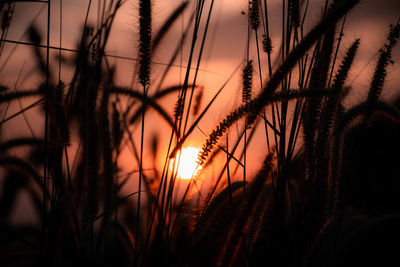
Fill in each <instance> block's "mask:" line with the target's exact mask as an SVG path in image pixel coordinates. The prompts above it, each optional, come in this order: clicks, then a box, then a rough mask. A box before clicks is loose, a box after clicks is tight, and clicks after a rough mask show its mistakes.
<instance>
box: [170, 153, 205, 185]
mask: <svg viewBox="0 0 400 267" xmlns="http://www.w3.org/2000/svg"><path fill="white" fill-rule="evenodd" d="M199 151H200V149H199V148H197V147H186V148H182V150H181V152H180V153H178V155H177V156H176V158H177V159H179V166H178V165H177V166H178V173H177V177H178V178H181V179H190V178H192V176H193V174H194V173H195V172H196V171H199V170H200V169H201V166H197V163H196V160H197V155H198V153H199ZM174 163H175V160H173V161H171V165H170V169H171V170H172V169H173V166H174V165H173V164H174ZM196 167H197V169H196Z"/></svg>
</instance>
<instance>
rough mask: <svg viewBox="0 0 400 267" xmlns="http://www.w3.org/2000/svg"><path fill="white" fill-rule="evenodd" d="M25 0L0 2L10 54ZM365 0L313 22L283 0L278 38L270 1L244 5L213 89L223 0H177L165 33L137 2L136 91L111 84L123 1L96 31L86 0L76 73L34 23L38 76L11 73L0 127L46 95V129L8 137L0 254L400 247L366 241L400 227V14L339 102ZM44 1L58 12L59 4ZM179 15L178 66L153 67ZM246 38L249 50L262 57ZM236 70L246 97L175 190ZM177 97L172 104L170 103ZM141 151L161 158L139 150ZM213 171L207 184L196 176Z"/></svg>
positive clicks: (64, 260) (272, 255) (202, 262)
mask: <svg viewBox="0 0 400 267" xmlns="http://www.w3.org/2000/svg"><path fill="white" fill-rule="evenodd" d="M14 2H16V1H7V2H1V4H0V13H1V18H2V22H1V31H2V35H1V40H0V56H3V57H4V54H3V47H4V45H5V44H6V43H7V42H14V41H13V40H8V39H7V32H8V31H9V30H10V29H11V28H10V25H12V24H10V22H12V14H13V10H14V8H15V3H14ZM358 2H359V1H358V0H346V1H345V0H334V1H332V3H330V1H325V4H324V6H323V14H322V17H321V19H320V21H318V22H317V23H316V24H315V26H314V27H312V28H311V30H309V31H308V32H305V29H304V21H305V20H306V19H308V18H309V17H311V16H312V15H311V14H309V13H308V5H309V1H308V0H304V1H298V0H287V1H286V0H285V1H282V22H283V23H282V28H281V36H280V37H281V43H280V44H278V43H277V44H275V40H274V43H272V39H271V34H270V28H271V27H274V24H273V23H272V22H271V21H269V17H270V16H269V12H270V10H269V7H268V5H267V4H268V2H267V1H266V0H264V1H259V0H249V1H248V3H247V4H248V31H247V36H246V38H244V39H243V42H247V45H246V51H245V57H244V59H243V63H242V65H239V66H237V68H236V69H235V71H234V72H233V73H232V75H231V76H229V77H228V79H227V80H226V81H225V83H224V84H223V85H222V86H221V87H220V88H219V90H218V91H217V92H216V93H215V94H214V96H213V97H212V98H211V99H208V100H207V99H205V92H207V91H206V90H209V88H208V87H207V85H199V84H198V81H197V79H198V73H199V70H200V64H201V63H202V61H203V60H204V59H203V53H204V51H205V49H206V48H207V42H206V40H207V38H208V33H209V27H210V26H211V25H212V23H213V20H212V16H213V14H214V13H213V12H214V1H213V0H211V1H208V2H207V1H203V0H198V1H195V2H186V1H182V3H179V4H178V5H177V7H176V9H175V10H173V12H172V13H171V14H170V15H169V16H168V17H167V19H166V20H165V22H164V23H163V24H162V25H161V26H160V28H159V29H154V25H156V24H154V23H153V19H154V18H153V16H152V14H153V13H152V12H153V1H150V0H140V1H138V10H137V13H138V14H137V15H136V17H137V18H138V28H137V29H135V30H136V34H137V36H138V49H137V51H135V52H136V53H137V58H136V59H135V60H136V61H135V62H136V64H135V66H134V73H133V77H132V85H131V86H130V87H122V86H120V85H118V81H115V78H114V77H115V75H116V71H117V68H116V67H115V66H113V65H111V64H110V62H109V61H108V57H109V55H107V53H106V46H107V43H108V41H109V40H108V39H109V36H110V32H111V30H112V26H113V22H114V18H115V16H116V14H117V12H118V10H119V9H120V8H121V7H123V6H124V4H125V2H124V1H119V0H111V1H98V4H99V7H98V8H99V10H98V18H97V20H98V23H97V25H96V26H90V25H89V23H88V17H89V13H90V12H91V9H92V8H93V6H92V4H91V1H89V4H88V9H87V10H86V19H85V25H84V27H83V32H82V37H81V38H80V43H79V44H78V47H77V48H76V49H68V51H69V52H73V53H74V57H73V58H71V61H72V62H73V64H72V66H73V75H72V78H71V79H70V80H66V81H64V80H62V77H63V76H62V75H61V74H62V71H63V68H61V66H62V61H63V58H62V55H61V52H62V51H66V49H65V48H62V38H61V35H60V47H59V48H56V47H51V46H50V43H49V36H50V31H51V28H52V25H50V24H48V25H47V27H46V35H47V39H46V42H47V44H45V45H44V44H43V38H42V36H41V33H40V31H39V30H38V29H37V28H36V27H35V26H33V25H31V26H30V27H29V29H28V33H29V38H28V39H29V43H27V44H29V45H31V46H32V48H33V51H34V53H33V55H32V58H31V60H32V62H35V64H36V69H37V72H38V76H39V78H38V79H40V84H39V85H38V86H37V88H34V89H31V90H22V89H20V88H16V89H15V90H12V89H10V88H8V87H6V86H4V85H1V86H0V107H1V108H2V112H3V114H2V119H1V124H0V129H1V130H2V131H5V132H6V131H8V129H7V128H6V127H5V125H6V123H7V122H9V121H13V120H15V118H16V117H18V116H19V115H20V114H23V113H24V112H25V111H27V110H31V109H33V108H34V107H35V106H39V107H40V108H39V109H38V110H37V111H36V113H37V115H38V116H40V117H41V118H42V119H43V124H44V128H43V131H42V133H41V135H40V136H39V137H35V136H32V137H30V136H25V137H11V138H10V139H8V140H3V137H1V139H0V168H1V172H0V177H1V180H2V182H1V187H0V189H1V190H0V192H1V194H0V265H2V266H15V265H26V266H33V265H36V266H37V265H41V266H74V265H75V266H95V265H96V266H110V265H115V266H264V265H265V266H348V265H349V264H353V266H354V264H355V263H356V262H357V259H356V257H362V253H363V252H364V251H371V247H372V248H374V251H372V252H374V253H376V255H374V256H373V255H368V256H369V257H370V258H371V262H374V263H376V264H377V265H379V264H380V263H383V262H386V261H387V260H388V259H389V258H390V259H391V260H395V255H394V251H395V250H394V249H393V248H397V247H390V246H388V245H387V244H385V246H383V249H379V246H378V245H377V244H373V243H372V242H380V244H381V243H384V240H385V239H384V237H382V235H384V236H386V235H390V234H391V233H392V232H389V231H384V230H382V229H383V228H382V227H387V228H388V229H391V231H393V232H394V233H395V234H396V236H397V235H398V230H396V227H397V228H398V226H399V224H398V221H399V219H398V214H399V212H400V209H399V208H398V207H397V205H396V204H395V203H397V202H398V195H399V189H398V188H399V182H398V181H399V180H398V174H399V173H400V170H399V168H398V167H397V166H398V164H397V161H398V158H399V157H398V151H399V149H400V145H399V141H398V140H397V139H398V135H399V133H400V113H399V111H398V110H397V109H396V108H395V107H393V106H391V105H389V104H387V103H384V102H382V101H380V100H379V98H380V95H381V92H382V90H383V89H384V80H385V77H386V72H387V71H388V70H387V68H388V66H389V63H390V62H391V60H392V59H391V56H392V52H393V49H394V47H395V45H396V44H397V41H398V39H399V36H400V23H399V22H397V24H396V25H394V26H391V27H390V31H389V35H388V38H387V43H386V44H385V45H384V46H383V48H382V50H380V53H379V59H378V61H377V67H376V70H375V72H374V74H371V76H372V81H371V85H370V88H369V93H368V96H367V98H366V99H365V101H363V102H362V103H353V105H352V106H351V107H350V108H348V109H346V108H345V107H344V104H343V103H344V101H343V100H344V97H345V96H346V94H347V93H348V90H349V89H348V88H347V87H346V81H347V79H348V76H349V73H350V72H351V69H352V66H353V62H354V61H355V60H356V55H357V51H358V48H359V46H360V42H362V41H363V40H361V41H360V40H358V39H357V40H355V41H354V42H353V43H352V44H351V45H349V47H348V48H347V51H346V53H345V54H344V56H343V58H342V59H340V57H339V56H338V55H340V53H339V50H342V45H343V44H342V36H343V34H345V31H344V23H345V18H346V16H347V13H348V12H349V11H350V10H351V9H352V8H353V7H354V6H355V5H356V4H358ZM47 8H48V13H47V18H48V19H50V16H51V15H52V14H51V12H50V11H51V8H50V2H48V3H47ZM60 12H62V8H61V6H60ZM186 13H190V18H189V19H188V24H187V25H186V27H182V36H181V40H178V42H177V44H176V48H175V49H174V50H173V51H172V52H171V56H170V62H169V63H168V64H167V65H166V66H165V69H164V70H163V71H162V72H156V71H154V68H153V67H152V65H153V64H154V63H153V58H154V54H155V52H156V50H157V49H159V48H160V47H162V45H163V42H165V39H164V38H165V37H166V36H167V35H168V33H169V31H170V30H171V29H172V27H173V25H174V24H176V23H178V22H179V21H180V19H181V18H182V17H181V16H183V15H184V14H186ZM341 20H342V24H341V25H342V26H341V29H340V31H339V30H337V27H336V26H337V25H339V23H340V22H341ZM59 23H60V25H61V24H62V16H60V22H59ZM50 26H51V27H50ZM60 32H62V27H60ZM253 34H254V38H253ZM259 34H261V35H260V36H262V38H260V39H262V40H259V38H258V35H259ZM188 36H191V39H189V38H187V37H188ZM14 43H16V44H18V45H24V44H25V43H24V42H22V41H15V42H14ZM185 45H187V46H188V47H189V54H188V58H187V62H186V63H187V64H186V65H185V67H183V66H181V70H182V71H184V80H183V82H182V83H181V82H180V81H177V82H174V83H173V84H174V85H173V86H167V85H165V78H166V77H167V75H169V74H170V72H171V68H172V66H173V64H174V62H175V60H176V58H177V57H178V55H179V54H180V52H182V51H183V49H184V48H185ZM259 45H262V49H260V48H259ZM253 46H254V47H255V48H256V54H254V55H251V53H252V52H251V51H252V49H250V48H251V47H253ZM279 46H280V47H279ZM44 49H45V50H46V53H43V51H44ZM53 49H58V52H59V54H58V57H57V60H58V62H57V63H58V65H57V66H58V73H57V74H58V75H56V72H55V71H54V70H53V68H50V66H51V65H50V50H53ZM279 49H280V50H279ZM278 50H279V51H278ZM273 56H275V57H276V62H277V63H276V64H274V62H273V60H272V57H273ZM339 59H340V61H341V63H340V64H337V62H336V61H337V60H339ZM263 62H264V63H263ZM336 65H338V66H337V67H336ZM262 66H267V68H268V70H263V69H262ZM240 69H241V70H242V74H241V83H242V84H241V87H242V91H241V93H240V95H237V98H241V99H242V101H241V103H240V104H239V106H238V107H236V108H234V109H233V110H232V111H230V112H228V111H227V112H226V114H227V115H226V117H225V118H224V119H223V120H221V122H219V123H218V124H216V125H215V127H214V128H213V130H212V131H211V132H210V133H208V134H207V133H205V134H206V138H205V139H206V140H205V142H204V144H203V146H202V150H201V151H200V153H199V155H198V172H197V173H195V174H193V176H192V178H191V179H190V180H189V181H188V183H187V185H185V186H186V187H185V188H178V186H182V185H181V184H183V183H179V179H180V178H179V177H178V174H177V170H178V168H179V164H182V163H180V162H179V161H180V157H181V155H180V153H179V151H180V150H182V148H184V147H185V145H186V144H187V143H188V140H189V139H190V137H191V136H192V134H193V132H194V131H195V130H196V129H200V128H199V123H200V122H202V121H204V118H205V116H206V115H208V114H209V113H210V108H211V107H212V106H213V105H214V104H215V101H216V99H217V98H219V97H220V94H221V92H222V91H223V90H224V89H225V87H226V85H227V83H228V82H230V81H231V79H232V77H234V76H235V75H238V74H237V71H238V70H240ZM3 71H5V70H3ZM157 73H159V74H158V75H157ZM256 74H258V75H259V83H257V82H256V79H255V77H256ZM332 77H333V79H332ZM176 80H178V79H176ZM257 86H260V88H257ZM16 87H18V86H16ZM255 92H259V93H258V94H256V93H255ZM195 94H196V95H195ZM171 95H172V96H173V95H175V96H176V100H175V101H169V102H168V103H167V104H165V102H166V101H164V102H163V104H161V100H163V99H166V97H167V96H171ZM31 99H34V100H33V101H35V102H34V103H33V104H31V105H28V107H26V108H22V107H21V110H20V111H17V112H16V113H14V114H8V113H9V111H8V108H9V106H10V105H13V104H14V102H15V101H21V100H31ZM164 105H168V107H164ZM290 107H293V108H290ZM149 110H154V111H156V116H159V117H161V118H162V120H164V121H165V122H166V124H167V125H168V127H165V128H163V129H159V130H160V131H159V132H157V133H151V132H149V131H148V130H147V129H146V131H145V125H147V124H150V123H152V121H151V119H152V117H151V118H150V116H148V114H149ZM224 111H225V110H224ZM189 117H190V118H189ZM191 121H193V122H191ZM190 123H191V124H190ZM260 125H262V126H263V127H264V131H265V138H266V142H267V144H268V146H267V147H265V148H264V150H265V151H264V152H265V153H264V155H265V160H264V162H262V163H260V166H261V168H260V170H259V171H258V172H257V174H256V175H255V176H254V177H249V175H248V174H249V173H250V172H249V169H248V168H249V166H250V165H249V164H248V161H249V156H248V155H250V153H251V150H250V149H249V147H250V144H252V142H257V139H256V140H255V139H254V136H255V133H256V130H257V129H258V126H260ZM233 127H236V129H237V136H236V137H234V135H233V134H232V132H234V130H233ZM135 130H136V132H140V136H138V134H133V132H134V131H135ZM200 130H201V129H200ZM224 135H225V136H224ZM148 136H151V138H150V139H151V141H150V143H149V144H147V143H146V140H148V138H147V137H148ZM223 137H224V138H223ZM221 140H226V141H225V144H220V141H221ZM162 141H165V142H164V143H167V148H166V151H163V149H161V145H160V144H161V142H162ZM72 143H73V144H75V143H76V144H77V147H78V148H77V149H76V150H75V149H72V148H71V144H72ZM241 143H243V144H244V145H243V146H241V145H240V144H241ZM146 150H149V151H150V152H151V153H149V154H150V155H151V157H150V159H148V158H145V157H144V155H145V154H147V153H145V151H146ZM126 151H128V152H130V153H131V154H132V155H133V156H132V159H131V161H132V166H134V168H133V170H132V171H130V170H129V171H128V170H125V169H122V168H121V167H122V166H121V162H122V160H121V158H122V156H123V153H124V152H126ZM13 152H19V153H17V154H18V155H14V154H13ZM223 153H225V154H224V157H223V160H222V161H219V160H218V154H223ZM160 160H161V161H162V163H163V164H162V169H161V170H159V169H158V164H157V162H158V161H160ZM171 162H174V164H171ZM144 166H152V168H151V169H145V168H144ZM171 166H172V167H171ZM210 166H213V168H215V170H216V172H215V173H217V174H216V175H213V174H211V172H209V171H208V170H209V169H210ZM200 167H203V169H200ZM203 176H205V178H204V179H205V182H202V181H200V179H199V177H203ZM214 176H215V177H214ZM207 183H208V184H207ZM128 184H134V190H133V192H132V190H131V192H129V193H126V192H125V190H126V188H127V185H128ZM195 190H196V191H195ZM193 191H195V192H194V193H193ZM21 192H23V193H27V195H28V196H29V203H32V204H33V207H34V211H33V212H34V213H35V214H36V215H37V217H38V218H39V223H40V226H32V227H28V228H26V227H20V226H17V225H14V224H13V223H12V217H13V216H16V215H15V210H14V208H15V204H16V203H17V202H18V199H19V198H20V195H21ZM196 198H197V199H196ZM359 218H361V219H359ZM353 228H357V229H355V230H356V231H354V230H353ZM353 232H354V234H353ZM369 238H371V240H369ZM369 245H370V246H369ZM353 250H354V251H356V253H357V254H355V255H353V254H352V253H351V252H350V251H353ZM372 252H371V254H372ZM387 253H391V254H390V255H387Z"/></svg>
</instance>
